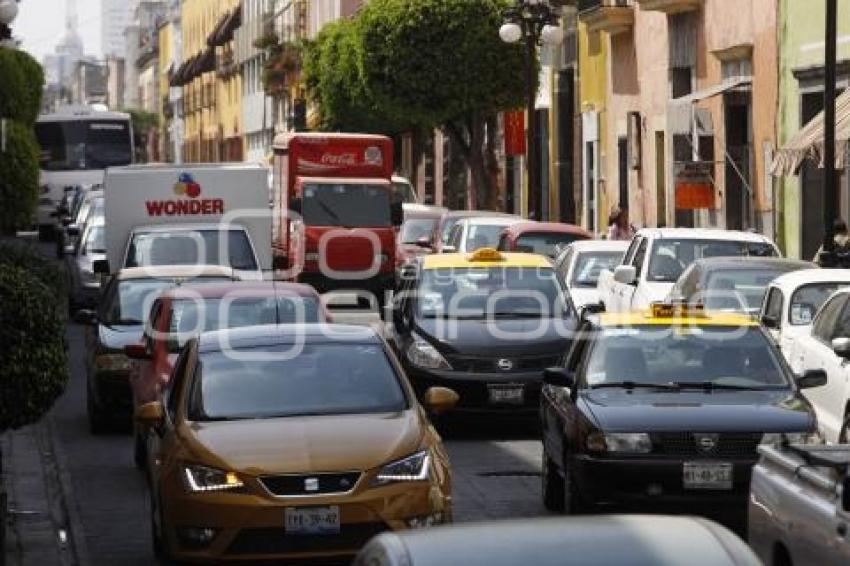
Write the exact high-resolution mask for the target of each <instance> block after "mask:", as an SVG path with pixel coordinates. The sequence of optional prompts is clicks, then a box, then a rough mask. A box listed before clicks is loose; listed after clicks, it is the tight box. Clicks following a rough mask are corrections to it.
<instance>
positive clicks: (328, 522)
mask: <svg viewBox="0 0 850 566" xmlns="http://www.w3.org/2000/svg"><path fill="white" fill-rule="evenodd" d="M284 518H285V521H286V524H285V525H284V528H285V530H286V534H288V535H338V534H339V507H336V506H334V507H296V508H289V509H287V510H286V512H285V517H284Z"/></svg>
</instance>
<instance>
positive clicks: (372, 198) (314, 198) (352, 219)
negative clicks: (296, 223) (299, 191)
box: [301, 184, 392, 228]
mask: <svg viewBox="0 0 850 566" xmlns="http://www.w3.org/2000/svg"><path fill="white" fill-rule="evenodd" d="M301 213H302V215H303V217H304V223H305V224H307V225H308V226H342V227H345V228H387V227H390V226H392V215H391V214H390V191H389V188H388V187H386V186H380V185H362V184H338V185H332V184H321V185H316V184H308V185H306V186H305V187H304V199H303V203H302V210H301Z"/></svg>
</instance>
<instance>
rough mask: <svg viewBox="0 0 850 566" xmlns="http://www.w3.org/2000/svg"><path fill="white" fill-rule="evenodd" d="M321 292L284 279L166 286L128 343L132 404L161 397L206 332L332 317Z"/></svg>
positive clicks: (138, 452)
mask: <svg viewBox="0 0 850 566" xmlns="http://www.w3.org/2000/svg"><path fill="white" fill-rule="evenodd" d="M329 321H330V316H329V315H328V312H327V310H326V309H325V307H324V305H323V304H322V301H321V298H320V297H319V294H318V293H317V292H316V290H315V289H313V288H312V287H310V286H307V285H300V284H297V283H283V282H272V281H266V282H232V283H230V282H228V283H193V284H188V285H181V286H179V287H172V288H170V289H168V290H166V291H163V292H162V294H160V295H159V297H157V298H156V300H154V301H153V304H152V305H151V308H150V314H149V315H148V324H147V325H146V326H145V330H144V333H143V334H142V337H141V340H140V341H139V342H138V343H135V344H129V345H127V346H125V347H124V353H125V354H126V355H127V357H128V358H130V359H131V360H137V363H134V364H133V366H132V370H131V372H130V388H131V389H132V393H133V407H134V409H138V408H139V407H141V406H142V405H144V404H146V403H151V402H153V401H156V400H157V399H159V396H160V394H161V393H162V390H163V389H164V388H165V387H166V386H167V385H168V380H169V379H170V378H171V373H172V371H173V370H174V362H175V361H176V359H177V355H178V353H179V352H180V350H181V349H182V348H183V346H184V345H185V344H186V342H187V341H188V340H189V339H190V338H194V337H195V336H198V335H200V334H201V333H203V332H209V331H213V330H223V329H226V328H240V327H243V326H261V325H268V324H314V323H320V322H329ZM140 432H141V431H140V430H139V428H138V427H135V429H134V437H135V442H134V444H135V451H134V453H135V460H136V464H137V465H138V466H139V467H141V466H143V465H144V462H145V457H146V456H145V444H144V438H143V437H142V435H141V434H140Z"/></svg>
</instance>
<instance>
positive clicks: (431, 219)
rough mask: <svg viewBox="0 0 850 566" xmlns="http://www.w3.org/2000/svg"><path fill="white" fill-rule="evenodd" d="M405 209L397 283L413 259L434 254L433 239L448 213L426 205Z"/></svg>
mask: <svg viewBox="0 0 850 566" xmlns="http://www.w3.org/2000/svg"><path fill="white" fill-rule="evenodd" d="M403 208H404V223H402V225H401V228H400V229H399V232H398V242H397V248H396V281H398V280H399V278H400V275H401V272H400V270H401V268H402V267H403V266H404V265H405V264H407V263H408V262H410V260H411V259H413V258H415V257H418V256H420V255H424V254H428V253H433V251H434V244H433V242H432V240H431V238H432V236H433V234H434V230H435V229H436V227H437V223H439V221H440V218H442V216H443V215H444V214H445V213H446V212H447V210H446V209H445V208H443V207H441V206H427V205H424V204H405V205H403Z"/></svg>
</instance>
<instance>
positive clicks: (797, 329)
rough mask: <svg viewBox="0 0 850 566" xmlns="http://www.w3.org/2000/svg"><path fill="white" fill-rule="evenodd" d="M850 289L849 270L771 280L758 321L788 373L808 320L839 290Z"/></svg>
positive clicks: (809, 327)
mask: <svg viewBox="0 0 850 566" xmlns="http://www.w3.org/2000/svg"><path fill="white" fill-rule="evenodd" d="M844 286H850V269H804V270H801V271H795V272H793V273H786V274H785V275H781V276H779V277H777V278H776V279H774V280H773V282H772V283H771V284H770V285H769V286H768V288H767V292H766V293H765V297H764V303H763V304H762V308H761V313H760V315H759V319H760V320H761V323H762V325H763V326H764V327H765V328H767V329H768V331H769V332H770V334H771V335H772V336H773V338H774V339H775V340H776V342H777V344H779V348H780V350H782V354H783V355H784V356H785V359H786V360H787V361H788V363H789V364H792V369H794V370H795V371H798V370H800V369H801V368H799V367H794V365H793V364H795V362H794V353H795V352H794V350H795V348H796V343H797V339H798V338H799V337H800V336H804V335H806V334H809V333H810V332H811V330H812V319H814V317H815V314H816V313H817V312H818V309H820V308H821V306H822V305H823V303H824V302H825V301H826V300H827V299H828V298H829V297H830V296H831V295H832V294H833V293H834V292H835V291H836V290H838V289H839V288H840V287H844Z"/></svg>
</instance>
